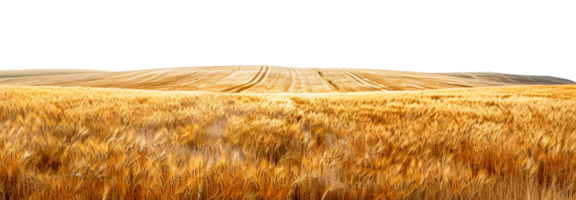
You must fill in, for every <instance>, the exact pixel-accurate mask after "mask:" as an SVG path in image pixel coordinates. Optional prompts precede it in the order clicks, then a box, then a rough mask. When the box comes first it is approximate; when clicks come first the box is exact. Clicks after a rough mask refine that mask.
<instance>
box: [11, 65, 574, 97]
mask: <svg viewBox="0 0 576 200" xmlns="http://www.w3.org/2000/svg"><path fill="white" fill-rule="evenodd" d="M41 72H42V73H44V74H42V73H41ZM81 72H83V71H82V70H48V71H0V85H11V86H60V87H96V88H123V89H147V90H167V91H205V92H227V93H334V92H339V93H340V92H341V93H345V92H374V91H418V90H429V89H447V88H471V87H492V86H514V85H556V84H576V83H574V82H572V81H570V80H565V79H561V78H555V77H548V76H520V75H511V74H498V73H420V72H403V71H387V70H369V69H314V68H293V67H277V66H254V65H238V66H209V67H183V68H165V69H153V70H139V71H128V72H97V71H85V72H90V73H81ZM48 73H52V75H50V74H48ZM58 73H61V74H58ZM66 73H73V74H66ZM30 74H35V76H30ZM23 75H27V76H23ZM10 76H11V77H10ZM17 76H22V77H17ZM2 77H4V78H2Z"/></svg>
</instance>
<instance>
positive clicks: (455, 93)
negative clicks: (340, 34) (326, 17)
mask: <svg viewBox="0 0 576 200" xmlns="http://www.w3.org/2000/svg"><path fill="white" fill-rule="evenodd" d="M256 73H257V72H256ZM310 73H317V72H315V71H312V72H310ZM343 73H344V72H343ZM354 73H356V74H361V72H354ZM260 74H262V71H261V72H260ZM264 74H267V75H262V76H264V78H258V77H256V78H252V79H253V80H252V81H250V80H251V79H248V80H247V81H248V82H246V83H250V84H242V85H236V86H235V87H233V88H228V89H230V90H229V92H224V93H222V92H183V91H153V90H126V89H99V88H74V87H70V88H63V87H28V86H4V87H0V126H1V128H0V196H2V197H3V198H4V199H574V198H576V158H575V155H576V115H575V114H574V112H575V111H576V101H575V100H574V99H575V98H576V86H575V85H565V86H514V87H483V88H468V89H445V90H428V91H409V92H360V93H328V94H319V93H306V94H295V93H279V94H270V93H254V94H237V93H235V92H239V91H240V90H242V91H248V90H254V91H258V90H259V89H257V87H259V86H260V85H259V84H260V83H261V82H260V79H262V80H263V81H269V80H268V79H267V78H266V77H270V76H272V75H271V71H270V72H266V73H264ZM293 74H294V73H293ZM322 74H323V76H324V77H329V78H328V79H330V80H331V81H333V83H336V85H339V86H340V88H341V90H344V89H342V88H345V86H344V84H341V83H340V82H338V81H339V80H337V79H335V78H332V77H334V75H332V74H330V73H328V72H326V73H324V72H323V73H322ZM362 75H363V76H364V77H368V76H367V75H365V74H362ZM231 76H233V75H231ZM318 77H320V75H318ZM358 77H359V76H358ZM93 78H94V79H95V80H97V79H96V78H95V77H93ZM148 78H150V79H152V78H153V77H148ZM156 78H158V77H156ZM126 79H129V78H128V77H126ZM359 79H360V80H362V78H359ZM19 80H21V79H19ZM45 80H46V79H45ZM86 80H87V79H86ZM86 80H85V81H86ZM160 80H162V79H160ZM200 80H201V79H200ZM221 80H226V79H221ZM254 80H255V82H254ZM318 80H320V78H318ZM370 80H371V81H374V82H377V81H376V78H373V79H370ZM308 81H310V80H308ZM128 82H129V81H128V80H126V82H124V83H122V84H130V83H128ZM360 82H361V81H360ZM366 82H367V81H366ZM156 83H157V82H156ZM156 83H154V84H152V83H150V84H151V85H150V86H149V87H151V88H153V87H156V86H158V85H159V84H156ZM252 83H257V84H254V85H252ZM325 83H326V84H328V83H327V82H326V81H325ZM377 83H379V84H381V85H384V84H383V83H381V82H377ZM62 84H64V83H62ZM70 84H72V83H70ZM90 84H92V83H90ZM110 84H112V83H110ZM139 84H144V82H141V83H139ZM170 84H176V83H170ZM178 84H180V83H178ZM182 84H183V83H182ZM323 84H324V83H323ZM270 85H272V84H270ZM290 85H291V86H290V87H289V88H288V89H289V90H290V89H294V90H298V87H299V86H297V85H299V83H295V84H290ZM328 85H329V84H328ZM60 86H63V85H60ZM101 86H102V87H104V85H101ZM125 86H126V87H132V86H129V85H125ZM283 86H286V85H285V84H284V85H283ZM134 87H136V86H134ZM141 87H144V86H141ZM322 87H324V86H322ZM367 87H368V86H367ZM246 88H247V89H246ZM244 89H245V90H244ZM284 89H285V88H284ZM388 89H390V87H388ZM242 91H240V92H242Z"/></svg>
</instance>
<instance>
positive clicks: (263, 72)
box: [223, 66, 270, 93]
mask: <svg viewBox="0 0 576 200" xmlns="http://www.w3.org/2000/svg"><path fill="white" fill-rule="evenodd" d="M268 73H270V67H269V66H262V67H260V70H259V71H258V73H256V75H255V76H254V78H252V80H250V81H248V82H247V83H244V84H241V85H237V86H234V87H231V88H228V89H226V90H224V91H223V92H235V93H239V92H242V91H244V90H247V89H250V88H251V87H254V86H255V85H258V84H260V83H262V82H264V79H266V77H267V76H268Z"/></svg>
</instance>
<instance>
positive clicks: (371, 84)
mask: <svg viewBox="0 0 576 200" xmlns="http://www.w3.org/2000/svg"><path fill="white" fill-rule="evenodd" d="M340 71H342V72H344V73H345V74H347V75H348V76H350V77H351V78H352V79H354V80H356V81H357V82H358V83H360V84H362V85H365V86H368V87H369V88H372V89H374V90H377V91H387V90H386V89H384V88H385V87H384V86H382V85H380V84H378V83H375V82H373V81H371V80H369V79H367V78H364V77H362V76H360V75H358V74H356V73H354V72H349V71H345V70H340Z"/></svg>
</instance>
